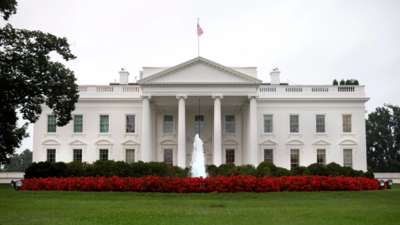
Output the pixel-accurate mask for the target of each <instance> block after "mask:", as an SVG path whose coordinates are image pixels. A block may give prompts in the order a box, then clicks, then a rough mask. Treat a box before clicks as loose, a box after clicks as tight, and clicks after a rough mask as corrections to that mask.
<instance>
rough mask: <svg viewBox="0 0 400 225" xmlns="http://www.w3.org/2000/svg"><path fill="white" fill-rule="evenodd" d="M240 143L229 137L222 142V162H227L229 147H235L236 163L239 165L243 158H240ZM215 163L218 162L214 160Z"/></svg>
mask: <svg viewBox="0 0 400 225" xmlns="http://www.w3.org/2000/svg"><path fill="white" fill-rule="evenodd" d="M239 146H240V143H239V142H237V141H236V140H234V139H229V140H226V141H224V142H223V143H222V149H221V163H224V162H226V150H227V149H234V150H235V165H236V166H237V165H239V164H240V163H241V161H242V160H241V159H239V154H240V153H239V148H240V147H239ZM213 164H216V163H215V162H213Z"/></svg>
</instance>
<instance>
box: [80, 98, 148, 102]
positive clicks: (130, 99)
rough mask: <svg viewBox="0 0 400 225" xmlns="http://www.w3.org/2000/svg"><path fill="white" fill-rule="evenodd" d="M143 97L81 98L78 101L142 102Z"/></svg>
mask: <svg viewBox="0 0 400 225" xmlns="http://www.w3.org/2000/svg"><path fill="white" fill-rule="evenodd" d="M141 101H142V99H141V98H79V100H78V102H141Z"/></svg>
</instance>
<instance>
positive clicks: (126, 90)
mask: <svg viewBox="0 0 400 225" xmlns="http://www.w3.org/2000/svg"><path fill="white" fill-rule="evenodd" d="M139 89H140V88H139V87H122V92H139Z"/></svg>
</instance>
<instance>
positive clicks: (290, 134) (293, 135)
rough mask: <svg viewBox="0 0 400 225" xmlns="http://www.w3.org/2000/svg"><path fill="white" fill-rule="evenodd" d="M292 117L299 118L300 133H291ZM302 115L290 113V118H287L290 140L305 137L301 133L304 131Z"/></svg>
mask: <svg viewBox="0 0 400 225" xmlns="http://www.w3.org/2000/svg"><path fill="white" fill-rule="evenodd" d="M290 116H299V132H298V133H291V132H290ZM301 121H302V115H301V113H289V114H288V116H287V126H286V127H287V131H288V133H287V134H288V138H290V137H296V136H297V137H300V138H301V137H302V136H303V134H302V133H301V131H302V127H301V124H302V122H301Z"/></svg>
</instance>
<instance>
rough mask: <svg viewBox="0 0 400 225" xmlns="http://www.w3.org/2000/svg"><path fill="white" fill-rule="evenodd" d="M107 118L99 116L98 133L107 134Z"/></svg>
mask: <svg viewBox="0 0 400 225" xmlns="http://www.w3.org/2000/svg"><path fill="white" fill-rule="evenodd" d="M108 125H109V124H108V116H100V133H108Z"/></svg>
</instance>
